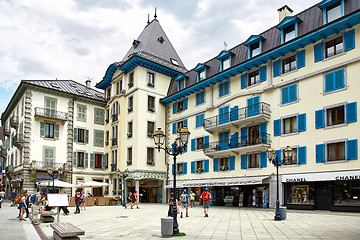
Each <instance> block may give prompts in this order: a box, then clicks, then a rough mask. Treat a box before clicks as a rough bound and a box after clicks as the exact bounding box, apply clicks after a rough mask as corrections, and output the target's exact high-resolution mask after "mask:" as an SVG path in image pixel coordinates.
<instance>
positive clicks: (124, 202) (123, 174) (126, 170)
mask: <svg viewBox="0 0 360 240" xmlns="http://www.w3.org/2000/svg"><path fill="white" fill-rule="evenodd" d="M127 176H129V169H128V168H127V169H125V171H123V173H122V184H121V186H122V188H123V189H122V190H121V191H122V205H123V207H125V206H126V195H125V194H126V192H125V178H127Z"/></svg>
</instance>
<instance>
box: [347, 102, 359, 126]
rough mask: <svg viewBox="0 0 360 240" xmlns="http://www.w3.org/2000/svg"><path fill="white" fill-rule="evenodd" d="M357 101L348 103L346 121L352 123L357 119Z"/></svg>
mask: <svg viewBox="0 0 360 240" xmlns="http://www.w3.org/2000/svg"><path fill="white" fill-rule="evenodd" d="M356 105H357V104H356V102H352V103H347V104H346V122H347V123H352V122H356V121H357V107H356Z"/></svg>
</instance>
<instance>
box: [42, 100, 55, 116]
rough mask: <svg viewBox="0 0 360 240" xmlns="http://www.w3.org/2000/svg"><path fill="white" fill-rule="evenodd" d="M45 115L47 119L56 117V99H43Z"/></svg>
mask: <svg viewBox="0 0 360 240" xmlns="http://www.w3.org/2000/svg"><path fill="white" fill-rule="evenodd" d="M44 111H45V115H46V116H49V117H56V99H54V98H48V97H46V98H45V109H44Z"/></svg>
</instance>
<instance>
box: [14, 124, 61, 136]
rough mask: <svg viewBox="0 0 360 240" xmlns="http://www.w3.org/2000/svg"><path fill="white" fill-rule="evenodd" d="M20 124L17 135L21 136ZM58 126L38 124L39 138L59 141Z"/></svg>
mask: <svg viewBox="0 0 360 240" xmlns="http://www.w3.org/2000/svg"><path fill="white" fill-rule="evenodd" d="M22 126H23V125H22V123H20V129H19V134H22V131H23V130H22V129H23V127H22ZM59 127H60V126H59V124H53V123H44V122H40V137H42V138H52V139H59Z"/></svg>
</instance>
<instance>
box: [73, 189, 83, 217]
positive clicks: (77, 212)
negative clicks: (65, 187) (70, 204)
mask: <svg viewBox="0 0 360 240" xmlns="http://www.w3.org/2000/svg"><path fill="white" fill-rule="evenodd" d="M80 203H81V194H80V192H76V194H75V205H76V210H75V212H74V213H75V214H79V213H80Z"/></svg>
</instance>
